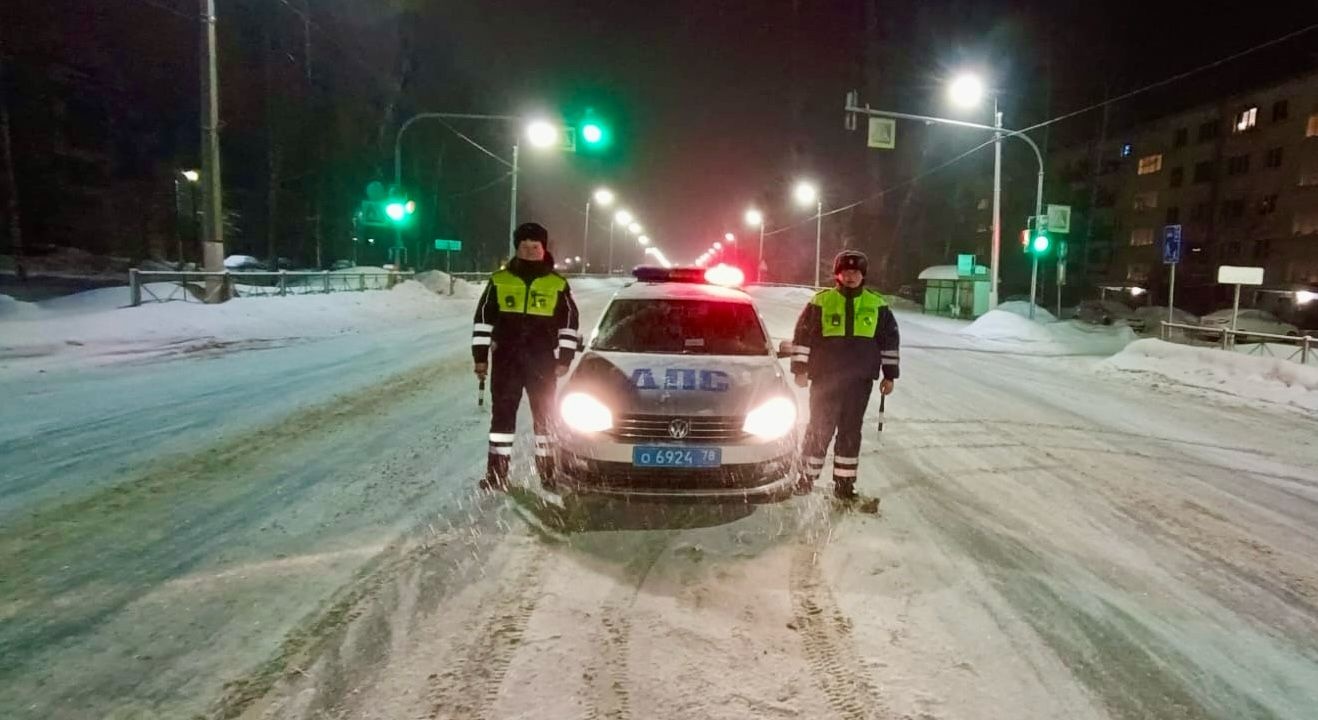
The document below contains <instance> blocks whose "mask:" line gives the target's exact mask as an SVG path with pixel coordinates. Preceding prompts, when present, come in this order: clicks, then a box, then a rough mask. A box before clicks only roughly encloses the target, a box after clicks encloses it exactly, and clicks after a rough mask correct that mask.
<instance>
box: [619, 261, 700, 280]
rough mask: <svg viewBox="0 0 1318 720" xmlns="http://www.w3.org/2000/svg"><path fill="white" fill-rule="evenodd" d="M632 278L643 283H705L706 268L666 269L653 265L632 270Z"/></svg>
mask: <svg viewBox="0 0 1318 720" xmlns="http://www.w3.org/2000/svg"><path fill="white" fill-rule="evenodd" d="M632 277H634V278H636V279H637V280H640V281H641V282H652V283H661V282H683V283H703V282H705V270H704V268H695V267H675V268H664V267H655V266H653V265H642V266H640V267H638V268H636V269H634V270H632Z"/></svg>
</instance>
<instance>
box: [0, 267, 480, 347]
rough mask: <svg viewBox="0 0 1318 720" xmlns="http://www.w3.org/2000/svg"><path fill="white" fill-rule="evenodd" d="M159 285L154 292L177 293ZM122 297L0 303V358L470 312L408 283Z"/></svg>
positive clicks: (362, 326) (310, 331)
mask: <svg viewBox="0 0 1318 720" xmlns="http://www.w3.org/2000/svg"><path fill="white" fill-rule="evenodd" d="M161 285H162V286H163V287H162V288H161V289H160V290H157V294H159V293H161V292H164V293H165V294H168V292H170V291H171V290H175V289H176V286H174V285H172V284H169V283H162V284H161ZM127 292H128V291H127V288H104V289H101V290H93V291H90V292H86V293H78V294H76V295H70V296H67V297H63V298H57V299H55V300H49V301H44V302H40V303H23V302H18V301H14V300H10V301H7V302H5V303H3V304H0V359H4V358H6V357H8V358H18V357H41V356H51V355H56V354H67V353H76V354H79V355H93V356H96V355H100V356H104V355H110V354H113V355H116V356H119V357H129V356H133V355H142V354H151V353H154V352H163V351H166V350H168V351H170V352H180V351H186V350H187V348H188V347H189V346H190V344H196V343H198V342H203V343H207V344H211V345H213V344H215V343H242V342H246V341H253V340H260V341H263V342H264V341H270V340H275V339H289V338H298V339H306V338H318V337H331V336H336V335H342V334H356V333H362V332H369V331H372V330H378V329H381V328H393V327H397V326H399V325H401V324H406V323H426V322H429V321H432V320H435V319H438V318H443V317H452V316H455V314H456V315H465V314H467V313H469V312H470V310H471V308H470V307H469V306H468V304H467V303H465V302H463V303H455V302H451V300H450V299H449V298H448V297H441V296H439V295H436V294H435V293H433V292H431V291H430V290H428V289H426V287H425V286H424V285H422V284H421V283H418V282H415V281H407V282H403V283H400V284H399V285H397V286H395V287H394V288H393V289H392V290H387V291H385V290H380V291H367V292H348V293H329V294H319V293H317V294H309V295H290V296H288V297H246V298H242V297H240V298H235V299H233V300H230V301H229V302H226V303H222V304H219V305H205V304H202V303H194V302H188V303H184V302H170V303H149V304H145V305H142V306H141V307H137V308H133V307H125V305H126V302H127ZM162 297H163V295H162Z"/></svg>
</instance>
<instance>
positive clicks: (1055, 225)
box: [1044, 205, 1071, 234]
mask: <svg viewBox="0 0 1318 720" xmlns="http://www.w3.org/2000/svg"><path fill="white" fill-rule="evenodd" d="M1044 228H1045V229H1047V230H1048V231H1049V232H1053V233H1062V234H1066V233H1069V232H1071V206H1070V205H1049V206H1048V224H1047V225H1045V226H1044Z"/></svg>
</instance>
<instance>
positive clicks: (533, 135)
mask: <svg viewBox="0 0 1318 720" xmlns="http://www.w3.org/2000/svg"><path fill="white" fill-rule="evenodd" d="M526 139H527V140H528V141H530V143H531V146H532V147H538V148H547V147H553V146H554V145H557V144H558V127H557V126H555V125H554V124H553V123H551V122H549V121H548V120H532V121H531V122H529V123H527V125H526Z"/></svg>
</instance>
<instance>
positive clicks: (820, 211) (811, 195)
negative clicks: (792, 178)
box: [792, 180, 824, 287]
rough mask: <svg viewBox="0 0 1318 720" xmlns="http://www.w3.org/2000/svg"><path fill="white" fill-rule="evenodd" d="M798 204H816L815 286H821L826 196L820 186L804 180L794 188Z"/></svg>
mask: <svg viewBox="0 0 1318 720" xmlns="http://www.w3.org/2000/svg"><path fill="white" fill-rule="evenodd" d="M792 196H793V197H795V198H796V204H798V205H800V206H802V207H810V206H811V205H814V206H815V287H819V263H820V248H821V246H822V241H823V237H824V198H823V196H822V195H820V194H819V186H818V185H815V184H814V183H812V182H807V181H805V180H802V181H801V182H798V183H797V184H796V187H795V188H793V189H792Z"/></svg>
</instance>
